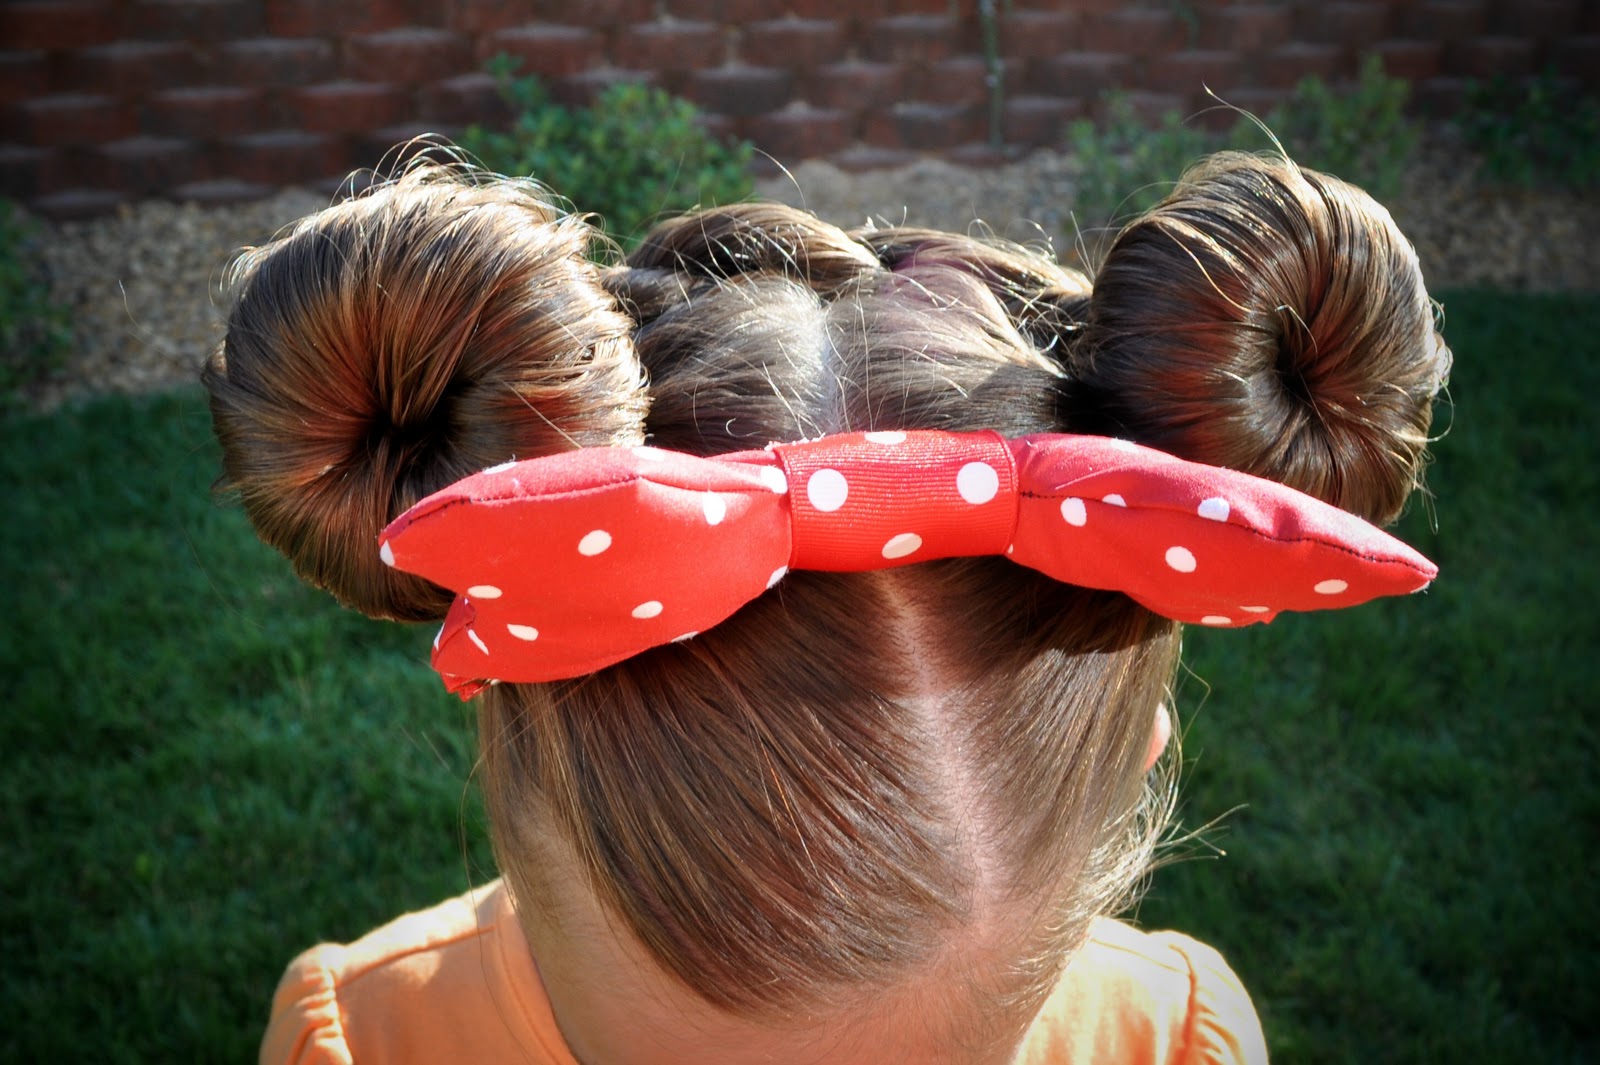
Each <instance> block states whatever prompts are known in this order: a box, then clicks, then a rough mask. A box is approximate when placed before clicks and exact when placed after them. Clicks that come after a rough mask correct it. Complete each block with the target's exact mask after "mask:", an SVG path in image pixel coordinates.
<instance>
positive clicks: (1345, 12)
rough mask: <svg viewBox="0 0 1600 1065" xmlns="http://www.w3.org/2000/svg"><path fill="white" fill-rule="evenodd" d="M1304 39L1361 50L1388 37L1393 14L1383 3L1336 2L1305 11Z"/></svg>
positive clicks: (1303, 16) (1346, 0)
mask: <svg viewBox="0 0 1600 1065" xmlns="http://www.w3.org/2000/svg"><path fill="white" fill-rule="evenodd" d="M1300 10H1301V15H1302V20H1303V22H1304V25H1303V26H1302V29H1301V33H1302V36H1303V37H1304V38H1305V39H1307V40H1312V41H1316V42H1318V43H1321V44H1333V45H1338V46H1340V47H1343V48H1350V49H1355V50H1357V51H1360V50H1362V49H1365V48H1370V47H1372V45H1374V44H1376V43H1377V42H1378V41H1381V40H1383V38H1384V37H1386V36H1388V34H1389V31H1390V29H1391V23H1392V18H1391V16H1392V15H1393V11H1392V9H1391V7H1390V5H1389V4H1387V3H1384V2H1383V0H1364V2H1356V0H1335V2H1333V3H1320V4H1311V5H1307V6H1305V7H1302V8H1301V9H1300Z"/></svg>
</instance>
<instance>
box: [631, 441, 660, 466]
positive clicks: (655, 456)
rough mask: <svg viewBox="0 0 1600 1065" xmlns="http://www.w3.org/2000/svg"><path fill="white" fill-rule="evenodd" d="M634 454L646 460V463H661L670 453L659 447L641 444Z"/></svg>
mask: <svg viewBox="0 0 1600 1065" xmlns="http://www.w3.org/2000/svg"><path fill="white" fill-rule="evenodd" d="M633 453H634V455H635V456H636V457H638V458H641V459H644V460H645V461H646V462H660V461H661V460H662V459H664V458H666V457H667V455H668V452H666V451H662V450H661V449H660V448H658V447H650V446H649V445H647V444H641V445H640V446H639V447H636V448H634V449H633Z"/></svg>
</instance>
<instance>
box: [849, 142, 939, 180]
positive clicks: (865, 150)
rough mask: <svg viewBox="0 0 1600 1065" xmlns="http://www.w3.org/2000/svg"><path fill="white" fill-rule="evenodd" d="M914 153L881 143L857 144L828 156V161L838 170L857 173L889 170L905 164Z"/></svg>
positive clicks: (914, 157) (912, 159) (914, 156)
mask: <svg viewBox="0 0 1600 1065" xmlns="http://www.w3.org/2000/svg"><path fill="white" fill-rule="evenodd" d="M916 158H917V157H916V154H915V153H913V152H908V151H906V150H905V149H904V148H886V147H884V146H882V145H872V144H858V145H855V146H853V147H850V148H846V149H845V150H844V151H842V152H838V153H835V154H834V155H832V156H830V157H829V159H828V161H829V162H830V163H832V164H833V165H834V166H836V167H838V168H839V169H840V170H843V171H846V172H847V173H851V174H859V173H863V172H865V171H868V170H889V169H891V168H893V167H899V166H905V165H906V164H907V163H910V162H913V161H914V160H915V159H916Z"/></svg>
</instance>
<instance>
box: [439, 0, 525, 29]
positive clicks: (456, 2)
mask: <svg viewBox="0 0 1600 1065" xmlns="http://www.w3.org/2000/svg"><path fill="white" fill-rule="evenodd" d="M437 6H439V7H441V8H443V9H444V24H445V25H446V26H448V27H450V28H451V29H453V30H460V31H461V32H462V33H468V34H479V33H493V32H494V31H495V30H508V29H510V28H512V27H513V26H520V25H522V24H523V23H525V22H529V21H531V20H532V18H533V16H532V15H531V14H530V13H529V11H528V4H527V2H526V0H449V2H448V3H447V4H438V5H437Z"/></svg>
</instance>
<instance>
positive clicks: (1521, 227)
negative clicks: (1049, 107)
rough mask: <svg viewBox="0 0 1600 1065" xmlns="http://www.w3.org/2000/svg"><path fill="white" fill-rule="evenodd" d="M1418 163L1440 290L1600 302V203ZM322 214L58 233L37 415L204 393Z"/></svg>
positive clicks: (1028, 179)
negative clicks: (55, 327)
mask: <svg viewBox="0 0 1600 1065" xmlns="http://www.w3.org/2000/svg"><path fill="white" fill-rule="evenodd" d="M1420 155H1421V159H1420V161H1419V163H1418V165H1417V166H1415V167H1414V168H1413V170H1412V172H1411V173H1410V174H1409V175H1408V178H1407V181H1406V186H1405V188H1404V189H1403V190H1402V191H1401V193H1400V194H1399V195H1397V196H1396V197H1395V198H1394V199H1393V200H1392V201H1391V202H1390V204H1389V206H1390V209H1391V210H1392V212H1393V213H1394V215H1395V218H1396V220H1397V221H1398V222H1399V224H1400V227H1401V228H1402V229H1403V230H1404V231H1405V233H1406V234H1407V235H1408V236H1409V237H1410V238H1411V239H1412V240H1413V241H1414V242H1415V244H1416V245H1417V249H1418V253H1419V254H1420V256H1421V258H1422V264H1423V270H1424V272H1425V273H1426V274H1427V277H1428V282H1429V287H1430V288H1432V289H1434V290H1440V289H1444V288H1455V287H1463V286H1490V287H1496V288H1504V289H1517V290H1539V291H1549V290H1574V289H1577V290H1587V291H1600V272H1597V271H1596V270H1595V269H1594V267H1593V254H1594V253H1593V248H1594V245H1595V241H1596V238H1597V237H1600V201H1597V199H1596V198H1595V197H1593V196H1588V197H1586V196H1583V195H1581V194H1579V193H1578V192H1575V191H1530V190H1520V189H1513V190H1505V189H1499V190H1495V189H1487V188H1484V187H1483V186H1482V185H1481V184H1480V183H1478V182H1477V181H1475V179H1474V167H1473V165H1472V162H1471V159H1470V157H1469V156H1467V155H1466V154H1465V153H1463V152H1462V151H1461V150H1460V149H1459V147H1457V146H1456V145H1454V144H1452V143H1451V142H1450V141H1448V140H1445V139H1441V138H1439V137H1434V138H1431V139H1430V140H1429V142H1428V143H1427V146H1426V148H1425V150H1424V151H1423V152H1421V153H1420ZM1073 187H1074V175H1073V163H1072V160H1071V159H1070V158H1069V157H1066V156H1063V155H1059V154H1054V153H1049V152H1039V153H1036V154H1034V155H1031V156H1028V157H1026V158H1024V159H1022V160H1020V161H1018V162H1016V163H1013V164H1011V165H1008V166H1004V167H995V168H989V169H969V168H963V167H957V166H952V165H949V164H946V163H942V162H939V161H935V160H926V161H922V162H918V163H915V164H913V165H911V166H909V167H905V168H901V169H897V170H893V171H876V172H867V173H856V174H851V173H845V172H843V171H841V170H839V169H838V168H836V167H833V166H830V165H829V164H827V163H820V162H806V163H802V164H800V165H799V166H797V167H795V168H794V169H793V170H792V171H791V172H790V173H789V174H788V175H786V176H784V177H780V178H775V179H772V180H768V181H764V182H762V183H761V186H760V188H759V189H758V193H759V195H761V196H764V197H767V198H771V199H778V200H782V201H784V202H787V203H793V204H798V205H801V206H804V207H806V208H809V209H810V210H812V211H814V212H816V213H817V214H818V215H820V216H821V217H823V218H826V219H828V220H830V221H833V222H836V223H839V224H841V225H846V226H853V225H858V224H861V223H863V222H865V221H867V220H868V219H873V220H876V221H877V222H879V223H902V222H908V223H911V224H915V225H922V226H931V227H934V228H940V229H949V230H956V231H968V230H972V229H973V228H974V227H979V228H980V229H986V230H987V231H989V232H992V233H995V234H997V235H999V236H1002V237H1007V238H1009V239H1012V240H1018V241H1023V242H1028V243H1040V242H1045V243H1048V244H1049V245H1050V246H1052V247H1054V248H1055V249H1057V250H1058V252H1060V251H1062V250H1065V251H1066V252H1068V253H1070V252H1071V251H1072V249H1073V247H1074V243H1075V241H1076V237H1075V235H1074V232H1075V231H1074V228H1073V220H1072V217H1071V213H1070V210H1069V207H1070V205H1071V203H1072V200H1073ZM326 203H327V200H326V198H325V197H323V196H318V195H316V194H313V193H310V192H306V191H304V190H288V191H284V192H281V193H279V194H277V195H275V196H273V197H271V198H270V199H266V200H261V201H257V202H254V203H248V204H243V205H239V206H233V207H224V208H217V207H208V208H201V207H198V206H195V205H193V204H187V205H176V204H171V203H164V202H148V203H142V204H138V205H136V206H132V207H129V208H126V209H124V210H123V211H121V212H120V213H118V214H116V215H113V216H110V217H106V218H99V219H93V220H87V221H77V222H66V223H60V224H57V225H54V226H50V227H49V233H48V237H49V239H48V240H47V242H46V250H45V259H46V260H47V266H48V268H49V270H50V275H51V278H52V284H53V287H54V292H55V295H56V298H57V299H59V300H61V301H63V302H65V303H66V304H67V305H69V306H70V307H71V308H72V311H73V323H74V330H75V344H74V346H73V351H72V353H71V355H70V356H69V359H68V364H67V365H66V367H65V368H64V369H63V370H62V371H61V372H60V373H59V374H57V375H55V376H54V377H53V378H52V379H51V380H49V381H46V382H42V383H41V384H40V385H38V386H36V387H35V388H34V389H33V391H32V393H31V395H30V398H31V399H32V400H33V401H34V404H35V405H36V406H38V407H41V408H49V407H52V406H55V405H57V404H59V403H61V402H63V401H65V400H69V399H72V398H75V397H78V396H82V395H85V394H90V393H94V392H145V391H150V390H154V389H160V388H166V387H169V386H171V385H173V384H175V383H178V382H186V381H191V380H194V378H195V376H196V374H197V372H198V368H199V366H200V364H201V362H202V360H203V359H204V357H205V354H206V352H207V351H208V350H209V349H210V348H211V347H212V346H213V345H214V344H215V343H216V342H217V339H218V338H219V336H220V331H221V314H220V310H219V303H220V298H219V284H220V281H221V279H222V276H223V273H224V269H225V267H226V263H227V260H228V257H229V254H230V252H231V251H233V250H234V249H237V248H240V247H244V246H247V245H250V244H257V243H260V242H261V241H263V240H265V239H266V238H268V237H269V236H271V234H272V233H273V232H274V231H276V230H277V229H279V228H280V227H281V226H283V225H285V224H287V223H289V222H292V221H293V220H295V219H296V218H299V217H300V216H302V215H304V214H307V213H309V212H311V211H314V210H316V209H317V208H319V207H321V206H324V205H325V204H326ZM1068 257H1070V256H1068ZM1447 309H1448V308H1447ZM1446 329H1447V332H1448V326H1447V327H1446Z"/></svg>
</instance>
